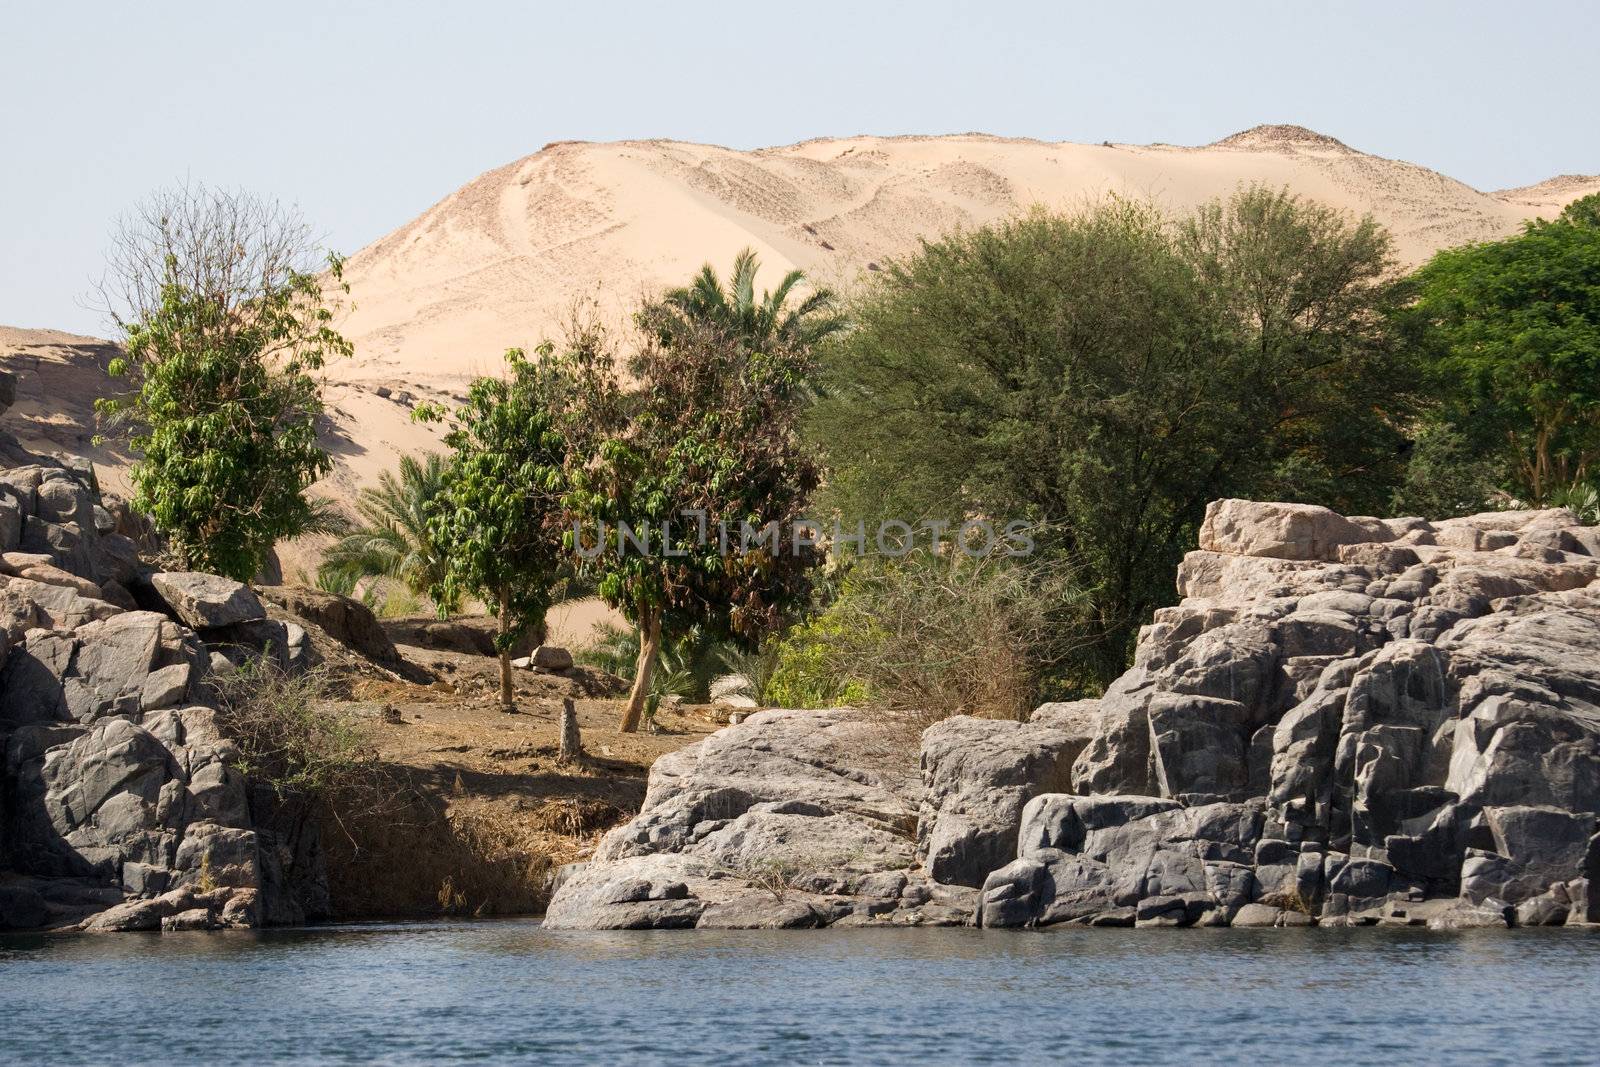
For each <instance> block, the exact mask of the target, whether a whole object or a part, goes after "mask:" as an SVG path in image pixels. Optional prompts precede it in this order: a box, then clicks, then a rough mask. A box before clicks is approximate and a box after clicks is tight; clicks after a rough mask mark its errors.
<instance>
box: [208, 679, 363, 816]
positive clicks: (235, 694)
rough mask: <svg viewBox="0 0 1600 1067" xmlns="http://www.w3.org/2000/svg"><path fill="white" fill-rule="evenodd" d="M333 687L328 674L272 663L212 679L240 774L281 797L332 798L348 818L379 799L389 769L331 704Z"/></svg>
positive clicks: (347, 717)
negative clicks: (384, 769)
mask: <svg viewBox="0 0 1600 1067" xmlns="http://www.w3.org/2000/svg"><path fill="white" fill-rule="evenodd" d="M332 684H333V683H332V679H331V678H330V676H329V675H328V674H327V673H326V671H325V670H323V669H320V668H318V669H313V670H310V671H306V672H304V673H298V674H297V673H291V672H289V671H285V670H284V669H283V668H281V667H279V666H277V665H276V664H275V663H272V662H271V661H269V660H266V659H260V660H252V661H250V662H248V663H246V664H245V665H244V666H242V667H239V668H238V669H236V670H234V671H232V672H230V673H227V674H222V675H217V676H214V677H213V679H212V681H211V686H212V689H213V691H214V692H215V693H216V696H217V709H218V710H217V721H218V726H219V728H220V729H221V730H222V733H223V735H224V736H225V737H227V738H229V739H230V740H232V741H233V743H234V745H235V746H236V747H237V749H238V755H237V757H236V758H235V760H234V765H235V766H236V767H237V768H238V770H239V771H240V772H241V773H243V774H244V775H245V776H247V777H248V778H250V779H251V780H252V781H253V782H255V783H256V784H258V785H266V786H270V787H271V789H272V790H273V792H274V793H275V794H276V795H277V796H278V798H279V799H280V800H302V801H308V802H320V801H326V802H328V803H330V804H333V805H336V807H337V810H338V811H339V812H340V813H341V814H346V813H350V812H354V811H356V810H358V809H360V808H362V807H364V806H367V805H369V804H374V803H377V802H378V800H379V798H380V797H381V796H382V794H383V789H382V788H381V778H382V770H381V765H380V763H379V761H378V757H377V753H376V752H375V751H374V749H373V748H372V747H371V746H370V745H369V744H367V741H366V738H365V736H364V735H363V731H362V729H361V727H360V725H359V724H358V723H357V722H356V720H355V719H354V718H353V717H351V716H350V715H348V714H345V713H343V712H341V711H339V710H338V709H337V708H336V707H335V706H334V704H333V703H332V701H331V699H330V698H331V697H332V695H333V694H332V692H331V690H332Z"/></svg>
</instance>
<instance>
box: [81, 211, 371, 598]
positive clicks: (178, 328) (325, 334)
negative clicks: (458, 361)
mask: <svg viewBox="0 0 1600 1067" xmlns="http://www.w3.org/2000/svg"><path fill="white" fill-rule="evenodd" d="M113 246H114V251H113V254H112V258H111V269H110V274H109V276H108V279H107V281H106V282H105V283H104V284H103V286H102V293H103V295H104V298H105V302H106V305H107V310H108V311H109V312H110V313H111V315H112V316H113V318H114V320H115V322H116V324H117V325H118V327H119V328H120V329H121V330H122V333H123V337H124V345H125V351H126V356H125V357H119V358H118V359H115V360H113V361H112V363H111V367H110V371H111V374H112V375H113V376H117V377H121V376H127V377H129V378H130V379H131V380H132V382H133V389H132V391H131V392H129V393H127V394H125V395H123V396H119V397H111V398H107V399H104V400H101V401H100V402H99V403H98V404H97V409H98V410H99V411H100V413H101V414H102V416H103V417H105V418H106V420H107V421H108V424H109V425H111V426H114V427H117V428H118V429H121V430H127V431H129V432H131V445H132V448H133V450H134V452H135V453H136V454H137V455H138V460H137V461H136V462H135V464H134V466H133V469H132V472H131V474H132V480H133V485H134V495H133V500H132V503H133V506H134V507H135V508H136V509H137V510H139V511H141V512H143V513H145V514H147V515H149V516H150V518H151V520H152V521H153V522H154V523H155V526H156V528H157V529H158V530H159V531H160V532H161V533H162V534H164V535H165V536H166V537H167V538H168V541H169V547H170V549H171V551H172V552H173V553H174V554H175V555H176V556H177V557H178V558H179V559H180V560H181V561H182V564H183V566H184V567H185V568H188V569H193V570H206V571H211V572H214V573H217V574H226V575H229V576H231V577H234V578H237V579H239V580H241V581H244V580H248V579H249V578H250V577H251V576H252V575H254V574H255V573H256V571H257V570H258V569H259V568H260V566H261V564H262V562H263V561H264V560H265V559H266V556H267V553H268V551H269V550H270V549H271V548H272V546H273V544H274V543H275V542H276V541H277V540H279V539H280V538H284V537H295V536H299V535H301V534H305V533H331V532H337V530H338V525H337V523H336V522H334V521H331V520H332V513H331V512H330V511H329V509H328V508H327V505H326V504H325V503H322V502H318V501H314V500H312V499H310V498H308V497H307V496H306V490H307V489H309V488H310V487H311V485H312V483H313V482H315V481H316V480H317V479H318V478H320V477H321V476H322V475H324V474H326V473H327V472H328V470H329V469H331V461H330V460H329V459H328V456H327V454H326V453H325V452H324V451H323V450H322V448H321V447H320V446H319V445H318V443H317V428H316V420H317V417H318V416H319V415H320V414H321V412H322V386H321V381H320V379H319V377H318V374H319V372H320V371H321V369H322V367H323V365H324V363H325V362H326V361H327V360H328V359H330V358H334V357H338V356H345V355H348V354H349V353H350V350H351V349H350V345H349V342H347V341H346V340H345V339H344V338H343V337H341V336H340V335H339V333H338V332H337V331H336V330H335V329H334V328H333V311H332V310H331V309H330V307H329V306H328V303H327V295H326V294H327V293H328V292H330V291H337V290H338V287H339V284H340V277H341V262H340V260H339V258H338V257H337V256H330V257H328V258H327V263H326V269H327V277H328V278H329V279H331V281H332V285H331V286H330V285H329V284H327V282H325V281H324V278H323V276H322V275H321V273H320V267H321V266H322V265H321V264H319V263H318V262H317V258H318V257H317V254H316V246H315V242H314V241H313V240H312V238H311V231H310V229H309V227H308V226H307V225H306V223H305V222H304V220H302V219H301V218H300V217H299V216H298V215H297V214H295V213H294V212H293V211H289V210H285V209H283V208H281V207H280V206H279V205H277V204H274V203H270V202H267V201H263V200H259V199H257V198H255V197H252V196H249V195H247V194H244V193H227V192H221V191H218V190H212V189H207V188H205V187H203V186H198V185H196V186H188V187H184V188H181V189H177V190H173V191H170V192H165V193H159V194H157V195H156V196H154V197H152V198H151V199H150V200H148V201H146V202H145V203H144V204H142V205H140V206H139V207H138V208H137V209H136V210H135V212H134V213H133V214H132V215H131V216H130V217H129V218H127V219H126V220H124V222H123V224H122V226H121V228H120V229H119V230H118V231H117V233H116V234H115V235H114V238H113Z"/></svg>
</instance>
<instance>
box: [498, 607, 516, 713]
mask: <svg viewBox="0 0 1600 1067" xmlns="http://www.w3.org/2000/svg"><path fill="white" fill-rule="evenodd" d="M510 629H511V613H510V611H509V610H508V609H507V608H506V605H505V602H504V601H501V603H500V640H499V642H498V644H499V645H500V648H499V650H498V651H499V653H500V710H501V711H505V712H514V711H516V710H517V690H516V687H515V686H514V685H512V684H511V642H510V641H509V640H507V638H506V634H507V633H508V632H509V631H510Z"/></svg>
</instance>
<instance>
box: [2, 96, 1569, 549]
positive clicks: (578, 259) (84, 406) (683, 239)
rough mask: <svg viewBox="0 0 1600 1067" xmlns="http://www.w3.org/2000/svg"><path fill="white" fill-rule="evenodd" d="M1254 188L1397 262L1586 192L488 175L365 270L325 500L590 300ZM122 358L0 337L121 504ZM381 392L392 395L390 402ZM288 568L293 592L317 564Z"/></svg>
mask: <svg viewBox="0 0 1600 1067" xmlns="http://www.w3.org/2000/svg"><path fill="white" fill-rule="evenodd" d="M1242 182H1265V183H1267V184H1269V185H1274V186H1280V185H1282V186H1288V187H1289V188H1291V189H1293V190H1294V191H1296V192H1298V193H1301V194H1303V195H1305V196H1308V197H1312V198H1315V199H1317V200H1321V201H1324V202H1327V203H1330V204H1333V205H1336V206H1338V207H1340V208H1342V209H1345V210H1347V211H1350V212H1352V213H1355V214H1364V213H1367V212H1371V213H1372V214H1373V215H1374V216H1375V217H1376V218H1377V219H1378V220H1379V221H1380V222H1382V223H1383V224H1384V225H1386V226H1388V227H1389V229H1390V230H1391V231H1392V232H1393V234H1394V236H1395V242H1396V250H1397V253H1398V255H1399V256H1400V258H1401V260H1402V261H1403V262H1404V263H1405V264H1407V265H1411V264H1416V263H1418V262H1421V261H1422V260H1424V259H1426V258H1427V257H1428V256H1429V255H1430V254H1431V253H1432V252H1434V251H1435V250H1436V249H1439V248H1442V247H1447V246H1450V245H1456V244H1461V243H1463V242H1467V241H1477V240H1486V239H1491V238H1495V237H1500V236H1503V235H1505V234H1509V233H1512V232H1513V231H1515V230H1516V228H1517V226H1518V225H1519V223H1520V222H1521V220H1523V219H1525V218H1528V217H1530V216H1543V217H1548V216H1551V215H1553V214H1555V213H1556V212H1558V211H1559V210H1560V209H1561V207H1562V206H1563V205H1565V204H1566V203H1568V202H1570V201H1571V200H1574V199H1576V198H1577V197H1579V196H1583V195H1585V194H1587V193H1591V192H1595V191H1600V176H1588V177H1582V176H1576V175H1563V176H1560V177H1556V178H1551V179H1550V180H1548V181H1545V182H1541V183H1539V184H1537V185H1532V186H1528V187H1526V188H1523V189H1508V190H1503V191H1500V192H1487V193H1486V192H1480V191H1478V190H1476V189H1473V188H1471V187H1469V186H1467V185H1465V184H1463V183H1461V182H1459V181H1455V180H1454V179H1451V178H1448V177H1446V176H1444V175H1442V174H1438V173H1435V172H1434V171H1431V170H1428V169H1427V168H1425V167H1419V166H1416V165H1415V164H1411V163H1404V162H1400V161H1397V160H1391V159H1382V158H1379V157H1377V156H1371V155H1366V154H1364V153H1362V152H1359V151H1356V150H1355V149H1353V148H1350V147H1349V146H1347V145H1345V144H1343V143H1341V142H1339V141H1337V140H1335V139H1333V138H1331V137H1326V136H1323V135H1321V134H1317V133H1313V132H1312V131H1310V130H1306V129H1303V128H1301V127H1298V126H1258V127H1255V128H1254V129H1250V130H1246V131H1244V132H1242V133H1238V134H1235V135H1233V136H1231V137H1227V138H1224V139H1223V140H1221V141H1218V142H1216V143H1215V144H1210V145H1205V146H1202V147H1198V148H1182V147H1177V146H1173V145H1114V144H1102V145H1079V144H1052V143H1047V142H1044V141H1032V140H1018V139H1007V138H1000V137H989V136H985V135H982V134H965V135H959V136H949V137H850V138H844V139H819V140H813V141H805V142H802V143H800V144H796V145H789V146H787V147H782V148H768V149H762V150H759V151H754V152H740V151H735V150H732V149H727V148H718V147H715V146H711V145H697V144H683V143H679V142H673V141H625V142H619V143H615V144H589V143H580V142H565V143H559V144H552V145H547V146H545V147H544V148H543V149H541V150H540V151H539V152H537V153H535V154H534V155H531V156H528V157H527V158H525V159H521V160H518V161H517V162H515V163H510V164H507V165H506V166H504V167H500V168H499V169H497V170H493V171H490V172H489V173H487V174H484V175H482V176H481V177H479V178H476V179H474V180H473V181H471V182H469V183H467V184H466V185H464V186H462V187H461V188H460V189H459V190H457V191H456V192H454V193H452V194H451V195H450V196H448V197H446V198H445V199H444V200H442V201H440V202H439V203H438V204H436V205H434V206H433V207H431V208H429V209H428V210H427V211H425V212H424V213H423V214H422V215H420V216H418V217H417V218H416V219H415V220H413V221H411V222H409V223H407V224H405V225H404V226H402V227H400V228H399V229H397V230H395V231H394V232H393V233H391V234H389V235H388V236H386V237H383V238H381V239H380V240H378V241H375V242H374V243H373V244H371V245H369V246H368V247H366V248H364V249H362V250H361V251H360V252H358V253H356V254H355V255H353V256H352V257H351V258H350V261H349V263H348V266H347V269H346V279H347V280H348V281H349V283H350V286H351V293H350V300H351V303H352V305H353V307H352V308H351V310H350V311H349V313H348V315H347V317H346V318H345V319H344V320H343V321H342V323H341V328H342V329H343V330H344V331H345V333H346V335H347V336H349V337H350V338H351V339H352V340H353V341H354V342H355V345H356V355H355V358H354V359H352V360H348V361H341V362H340V363H337V364H335V365H334V366H332V367H330V368H329V375H330V378H331V384H330V388H329V392H328V409H329V410H328V419H327V422H326V425H325V427H324V433H323V440H324V442H325V444H326V445H327V446H328V447H329V448H330V449H331V450H332V452H333V454H334V457H335V460H336V467H335V470H334V472H333V474H332V475H330V477H329V478H327V479H326V480H325V481H324V482H323V483H322V484H321V485H320V486H319V490H320V491H321V492H323V493H325V494H326V495H328V496H330V497H333V498H334V499H338V500H350V499H351V498H353V497H354V495H355V493H356V491H357V489H359V488H360V487H361V486H362V485H366V484H370V483H371V482H372V481H373V480H375V479H376V477H377V475H378V473H379V472H380V471H383V470H386V469H389V468H392V467H393V466H394V465H395V462H396V460H397V459H398V457H399V456H400V455H403V454H406V453H410V452H418V451H426V450H429V449H436V448H438V447H440V445H439V431H438V429H437V428H436V427H431V426H425V425H418V424H416V423H414V422H412V421H411V417H410V415H411V410H412V408H413V407H414V406H415V404H416V403H417V402H418V401H420V400H423V399H434V400H446V401H448V400H449V399H451V398H452V397H456V396H459V395H460V393H461V391H462V389H463V386H464V384H465V382H466V381H467V380H468V379H469V378H470V377H472V376H473V375H475V374H480V373H484V372H487V371H493V370H494V369H495V368H496V367H497V366H498V365H499V362H500V356H501V353H502V352H503V351H504V350H505V349H506V348H507V347H510V346H513V345H523V346H531V345H533V344H536V343H537V342H538V341H539V340H541V339H542V338H544V337H546V336H552V335H555V334H557V333H558V332H559V329H560V326H561V325H562V324H563V323H564V322H565V321H566V320H567V318H568V316H569V314H570V311H571V309H572V308H573V306H574V304H575V302H578V301H593V302H594V303H595V305H596V306H597V307H598V308H599V311H600V314H601V315H602V316H603V317H605V318H608V319H610V320H611V321H613V322H616V323H618V324H621V323H622V322H624V321H625V320H626V315H627V311H628V309H629V308H630V307H631V306H632V305H633V304H634V303H636V301H637V300H638V298H639V297H640V296H641V295H643V294H645V293H648V292H653V291H657V290H659V289H660V288H661V287H663V286H665V285H668V284H674V283H677V282H680V281H683V280H685V279H687V278H688V277H689V276H690V275H691V274H692V273H693V272H694V271H695V270H697V269H698V268H699V266H700V264H702V263H704V262H706V261H707V260H709V261H711V262H712V263H714V264H716V265H717V266H718V267H719V268H722V269H725V268H726V265H727V264H728V263H729V262H731V261H732V259H733V257H734V255H735V254H736V253H737V252H738V251H739V249H741V248H744V247H746V246H750V247H753V248H755V249H756V250H757V251H758V252H759V253H760V255H761V258H762V262H763V264H764V275H763V279H761V280H758V284H759V283H760V281H765V282H766V283H767V284H770V283H771V281H772V280H773V279H775V278H776V277H777V276H778V274H779V273H780V272H781V271H783V270H787V269H789V268H790V267H800V268H802V269H804V270H805V271H807V272H808V273H809V274H810V275H811V276H812V277H813V278H815V279H817V280H820V281H823V282H826V283H829V284H834V285H839V286H849V285H850V284H852V283H853V282H855V281H856V280H857V279H859V278H860V277H861V276H862V272H864V271H870V270H872V269H873V268H874V267H876V266H877V265H879V264H881V263H883V262H884V261H885V260H887V259H890V258H893V257H896V256H904V255H906V254H908V253H910V252H913V251H914V250H915V249H916V247H917V244H918V241H919V240H921V239H923V238H928V237H935V236H937V235H939V234H941V233H945V232H947V231H949V230H951V229H954V228H956V227H961V226H975V225H981V224H983V223H986V222H990V221H993V220H996V219H1000V218H1004V217H1007V216H1010V215H1014V214H1016V213H1018V212H1019V211H1023V210H1026V209H1027V208H1028V207H1029V206H1031V205H1033V204H1044V205H1046V206H1049V207H1054V208H1070V207H1073V206H1075V205H1079V204H1082V203H1084V202H1086V201H1087V200H1090V199H1093V198H1097V197H1100V196H1103V195H1104V194H1106V193H1120V194H1124V195H1130V196H1137V197H1147V198H1153V199H1155V200H1157V201H1158V202H1160V203H1162V204H1165V205H1166V206H1168V207H1169V208H1171V209H1173V210H1179V211H1181V210H1183V209H1186V208H1189V207H1192V206H1193V205H1195V204H1197V203H1200V202H1202V201H1205V200H1207V199H1210V198H1212V197H1215V196H1218V195H1225V194H1227V193H1229V192H1231V191H1232V190H1233V189H1235V188H1236V187H1237V186H1238V185H1239V184H1240V183H1242ZM113 351H114V349H112V348H111V347H110V346H109V345H108V344H107V343H106V342H103V341H97V340H95V339H93V338H86V337H75V336H72V335H69V334H62V333H56V332H53V331H39V330H31V331H25V330H15V329H9V328H0V361H3V363H4V365H5V366H6V367H8V368H12V369H16V370H18V371H20V372H21V382H20V399H19V403H18V405H17V407H16V409H15V410H14V411H13V412H12V413H11V414H9V415H8V416H7V422H8V427H7V428H8V429H11V430H12V431H13V432H17V433H19V434H20V435H21V436H22V437H23V438H24V439H25V440H26V441H27V443H29V444H30V445H31V446H33V447H35V448H39V449H42V450H46V451H50V450H63V451H74V452H87V453H89V454H91V455H93V456H94V458H95V460H96V462H97V463H99V464H100V465H101V467H102V471H103V476H104V477H105V478H106V481H107V487H108V488H111V489H119V488H121V487H122V486H124V485H125V480H124V474H123V472H124V470H125V468H126V464H127V456H126V455H125V454H124V453H123V452H122V451H120V450H118V449H117V448H116V447H114V446H112V447H100V446H96V445H94V444H93V442H92V440H91V435H92V433H93V429H92V427H93V400H94V398H95V397H96V396H100V395H104V394H105V393H106V392H107V391H108V390H109V389H110V388H111V385H112V383H111V382H110V380H109V379H107V378H106V376H105V373H104V367H105V363H106V361H107V360H108V359H109V358H110V355H111V354H112V353H113ZM380 390H381V392H380ZM316 555H317V553H316V546H315V545H302V546H291V547H290V548H289V549H288V550H287V551H286V553H285V556H286V560H285V562H286V564H287V565H288V567H289V568H290V569H291V571H292V570H293V569H294V568H295V567H297V566H307V567H309V565H310V564H311V563H312V562H313V561H314V559H315V557H316Z"/></svg>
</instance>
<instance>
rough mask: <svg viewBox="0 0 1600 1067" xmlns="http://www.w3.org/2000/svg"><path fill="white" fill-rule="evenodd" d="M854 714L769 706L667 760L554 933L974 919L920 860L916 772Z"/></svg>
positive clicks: (552, 921)
mask: <svg viewBox="0 0 1600 1067" xmlns="http://www.w3.org/2000/svg"><path fill="white" fill-rule="evenodd" d="M882 745H883V739H882V737H881V735H880V734H879V733H878V731H877V730H876V729H875V728H874V727H873V726H871V725H870V724H868V723H867V722H865V721H864V720H862V719H861V718H860V717H859V716H858V715H856V714H855V713H853V712H849V711H763V712H758V713H756V714H754V715H752V716H750V718H749V719H747V720H745V721H744V722H742V723H740V724H739V725H737V726H730V727H728V728H727V729H725V730H721V731H718V732H717V733H715V734H713V735H712V736H710V737H708V738H706V739H705V740H704V741H701V742H699V743H697V744H693V745H690V746H688V747H687V748H684V749H681V750H679V751H677V752H673V753H669V754H668V755H665V756H662V757H661V758H660V759H658V760H657V761H656V763H655V766H654V767H652V768H651V771H650V784H649V790H648V792H647V794H646V797H645V802H644V810H643V811H641V812H640V813H639V815H638V817H636V818H635V819H633V820H632V821H631V822H629V823H627V824H625V825H623V826H620V827H618V828H616V829H615V830H612V831H611V832H610V833H609V834H607V835H606V837H605V838H604V840H602V842H601V843H600V847H599V848H598V849H597V850H596V853H595V861H596V862H593V863H590V864H587V865H584V866H583V867H582V869H580V870H577V871H576V872H574V873H572V874H571V875H570V876H569V877H567V878H565V879H564V880H563V881H562V883H561V885H560V888H559V889H558V890H557V891H556V894H555V897H554V899H553V900H552V901H551V903H550V908H549V911H548V912H547V913H546V916H545V925H546V926H547V927H550V928H552V929H633V928H638V927H662V926H702V927H708V926H721V927H774V926H822V925H829V924H833V923H839V922H859V921H866V920H870V919H878V920H880V921H893V922H900V923H907V924H924V923H951V922H962V921H965V919H966V917H967V915H968V913H969V912H970V908H971V901H972V896H973V893H972V890H970V889H960V888H951V887H944V886H939V885H937V884H935V883H933V882H932V880H931V879H929V878H928V877H927V876H926V875H924V874H923V873H921V872H920V871H918V870H916V869H915V867H916V831H915V827H916V820H917V808H916V800H915V799H914V798H915V795H916V793H917V792H918V790H917V786H916V781H915V778H914V777H912V776H909V775H904V774H900V775H896V774H893V773H887V772H880V771H874V770H871V769H869V768H871V767H872V766H873V765H874V764H876V763H878V762H879V761H880V756H879V752H878V750H879V749H880V748H881V747H882Z"/></svg>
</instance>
